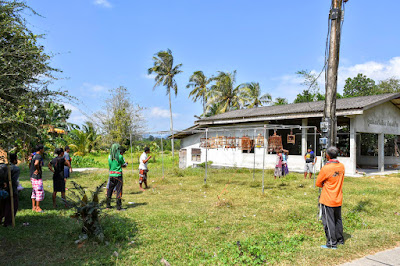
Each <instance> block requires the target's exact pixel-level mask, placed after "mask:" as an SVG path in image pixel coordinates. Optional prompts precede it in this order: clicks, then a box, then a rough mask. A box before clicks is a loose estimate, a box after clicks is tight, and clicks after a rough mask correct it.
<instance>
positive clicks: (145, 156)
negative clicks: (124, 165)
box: [139, 152, 149, 170]
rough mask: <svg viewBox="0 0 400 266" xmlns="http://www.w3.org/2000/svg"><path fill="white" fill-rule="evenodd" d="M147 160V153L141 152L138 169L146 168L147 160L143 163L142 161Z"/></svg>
mask: <svg viewBox="0 0 400 266" xmlns="http://www.w3.org/2000/svg"><path fill="white" fill-rule="evenodd" d="M145 160H147V153H145V152H143V153H142V155H140V158H139V162H140V163H139V169H140V170H147V164H148V163H149V162H146V163H143V161H145Z"/></svg>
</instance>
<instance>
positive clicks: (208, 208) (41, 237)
mask: <svg viewBox="0 0 400 266" xmlns="http://www.w3.org/2000/svg"><path fill="white" fill-rule="evenodd" d="M149 168H150V172H149V185H150V189H148V190H147V191H146V192H144V193H142V192H140V191H139V185H138V177H137V171H136V167H135V168H134V169H135V172H134V173H133V174H132V170H131V168H130V166H128V169H127V170H125V173H124V195H123V199H124V202H123V205H124V207H126V208H127V211H124V212H117V211H115V210H105V211H104V217H103V218H102V220H101V222H102V225H103V227H104V230H105V234H106V239H107V241H108V242H109V244H108V245H99V244H97V243H95V242H93V241H87V242H85V243H84V245H76V244H74V240H76V239H77V238H78V236H79V233H80V225H79V224H77V222H76V221H75V220H73V219H71V218H69V215H70V214H71V213H72V211H70V210H63V209H62V208H61V207H60V208H59V210H53V208H52V207H51V195H50V192H51V191H52V187H51V186H52V181H51V178H50V175H49V173H48V172H46V175H45V176H46V177H45V189H46V190H47V191H48V193H46V199H45V201H44V203H43V208H44V209H45V210H46V212H45V213H43V214H36V213H32V211H31V210H30V209H31V205H30V199H29V198H30V182H29V180H28V179H27V178H26V174H24V177H22V178H21V182H22V184H23V186H24V187H26V190H24V191H23V193H22V195H21V198H20V205H21V211H20V212H18V215H17V219H16V222H17V226H16V228H15V229H12V228H0V246H1V247H0V264H5V263H8V264H13V265H21V264H32V265H33V264H38V263H39V264H115V263H118V264H127V265H132V264H135V265H147V264H155V265H159V264H160V260H161V259H162V258H164V259H166V260H167V261H168V262H170V263H171V264H172V265H186V264H189V265H199V264H203V265H206V264H207V265H209V264H242V263H246V264H265V263H271V264H322V265H328V264H339V263H342V262H345V261H349V260H352V259H355V258H358V257H361V256H363V255H367V254H370V253H373V252H376V251H379V250H383V249H386V248H389V247H393V246H396V245H397V244H398V243H399V241H400V234H399V232H400V223H399V221H400V216H399V215H397V214H398V213H399V212H400V207H399V205H398V198H399V195H400V191H399V190H398V187H399V185H400V175H392V176H389V177H374V178H370V177H363V178H348V177H346V179H345V185H344V205H343V209H342V213H343V217H344V221H343V223H344V228H345V229H344V232H345V237H346V244H345V245H344V246H343V247H340V248H339V249H338V250H335V251H333V250H322V249H320V248H319V246H320V245H321V244H324V241H325V240H324V239H325V238H324V232H323V228H322V225H321V223H320V222H319V221H317V198H318V189H317V188H314V187H313V181H312V180H304V179H303V177H302V175H300V174H295V173H291V174H290V175H289V176H287V177H286V178H284V179H278V180H274V179H273V173H272V171H266V175H265V177H266V178H265V194H262V193H261V172H260V171H257V172H256V176H255V181H253V178H252V171H251V170H247V169H209V171H208V173H209V175H208V179H207V185H204V181H203V179H204V169H202V168H194V169H186V170H180V169H177V168H173V167H172V163H171V165H169V166H168V167H167V169H166V176H165V178H164V179H162V177H161V167H160V164H159V160H158V158H157V161H156V163H152V162H151V163H150V164H149ZM72 179H73V180H74V181H76V182H78V183H80V184H81V185H83V186H84V187H87V188H89V189H92V188H94V187H95V186H96V185H98V184H100V183H101V182H103V181H104V180H106V179H107V171H106V170H99V171H96V172H90V173H81V174H78V173H73V175H72ZM67 194H68V192H67ZM103 196H104V193H103ZM132 202H134V204H130V203H132ZM23 222H29V223H30V226H28V227H25V226H22V223H23ZM114 251H117V252H118V257H116V256H113V253H114ZM11 258H12V259H11Z"/></svg>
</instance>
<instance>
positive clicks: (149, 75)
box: [143, 74, 157, 79]
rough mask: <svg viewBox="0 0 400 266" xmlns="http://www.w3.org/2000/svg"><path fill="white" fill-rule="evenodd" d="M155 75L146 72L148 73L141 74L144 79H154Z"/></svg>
mask: <svg viewBox="0 0 400 266" xmlns="http://www.w3.org/2000/svg"><path fill="white" fill-rule="evenodd" d="M156 76H157V75H156V74H148V75H143V77H144V78H145V79H154V78H155V77H156Z"/></svg>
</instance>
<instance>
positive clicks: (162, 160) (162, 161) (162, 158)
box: [161, 136, 164, 178]
mask: <svg viewBox="0 0 400 266" xmlns="http://www.w3.org/2000/svg"><path fill="white" fill-rule="evenodd" d="M162 139H163V138H162V136H161V164H162V166H161V167H162V178H164V145H163V143H162Z"/></svg>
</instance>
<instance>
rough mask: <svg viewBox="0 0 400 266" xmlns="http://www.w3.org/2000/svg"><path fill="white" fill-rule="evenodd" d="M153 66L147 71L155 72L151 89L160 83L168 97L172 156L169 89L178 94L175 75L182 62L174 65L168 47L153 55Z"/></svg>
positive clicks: (172, 142) (172, 139)
mask: <svg viewBox="0 0 400 266" xmlns="http://www.w3.org/2000/svg"><path fill="white" fill-rule="evenodd" d="M153 61H154V62H153V67H151V68H149V69H148V73H149V75H150V74H153V73H155V74H156V76H155V78H154V80H155V82H156V83H155V84H154V87H153V90H154V89H155V88H156V87H157V86H160V85H163V86H165V88H166V90H167V95H168V98H169V115H170V126H171V135H172V138H171V147H172V157H174V125H173V120H172V104H171V90H173V92H174V93H175V97H176V95H177V94H178V85H177V84H176V81H175V76H176V75H177V74H179V73H181V72H182V71H181V70H180V69H179V68H180V67H181V66H182V64H178V65H176V66H174V57H173V56H172V52H171V50H170V49H167V50H166V51H160V52H158V53H157V54H156V55H155V56H153Z"/></svg>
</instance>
